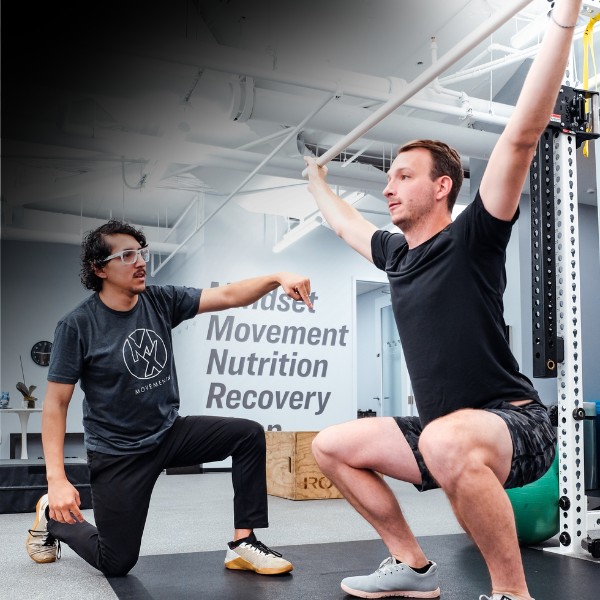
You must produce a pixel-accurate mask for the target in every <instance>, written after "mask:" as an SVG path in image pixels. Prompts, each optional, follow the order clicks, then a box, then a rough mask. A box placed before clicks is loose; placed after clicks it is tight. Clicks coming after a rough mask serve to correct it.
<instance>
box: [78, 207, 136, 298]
mask: <svg viewBox="0 0 600 600" xmlns="http://www.w3.org/2000/svg"><path fill="white" fill-rule="evenodd" d="M116 233H124V234H126V235H130V236H132V237H133V238H135V239H136V240H137V241H138V242H139V243H140V246H142V248H145V247H146V246H147V245H148V244H147V243H146V236H145V235H144V233H143V232H142V231H141V230H140V229H136V228H135V227H133V226H132V225H129V223H126V222H125V221H119V220H118V219H111V220H110V221H108V223H105V224H104V225H101V226H100V227H98V228H96V229H94V230H93V231H89V232H88V233H87V234H86V235H85V237H84V238H83V241H82V242H81V272H80V277H81V283H82V284H83V287H84V288H86V289H88V290H94V291H95V292H99V291H100V290H101V289H102V279H101V278H100V277H98V275H96V272H95V269H96V268H97V267H99V266H100V265H102V263H103V262H104V259H105V258H106V257H107V256H110V254H111V248H110V246H109V245H108V243H107V242H106V239H105V238H106V236H107V235H114V234H116Z"/></svg>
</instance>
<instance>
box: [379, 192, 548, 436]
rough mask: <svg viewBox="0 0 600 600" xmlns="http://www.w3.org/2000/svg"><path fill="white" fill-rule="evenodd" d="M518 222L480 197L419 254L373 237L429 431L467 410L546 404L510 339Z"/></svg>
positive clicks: (384, 234) (397, 240)
mask: <svg viewBox="0 0 600 600" xmlns="http://www.w3.org/2000/svg"><path fill="white" fill-rule="evenodd" d="M517 217H518V211H517V214H515V217H514V218H513V220H512V222H506V221H501V220H499V219H496V218H494V217H493V216H492V215H490V214H489V213H488V212H487V210H486V209H485V206H484V205H483V202H482V201H481V198H480V196H479V193H477V196H476V198H475V200H474V201H473V202H472V203H471V204H469V206H467V208H466V209H465V210H464V211H463V212H462V213H461V214H460V215H459V216H458V217H457V218H456V220H455V221H454V222H453V223H451V224H450V225H448V226H447V227H446V228H445V229H443V230H442V231H440V232H439V233H438V234H436V235H435V236H434V237H433V238H431V239H430V240H427V241H426V242H424V243H422V244H420V245H419V246H417V247H415V248H411V249H409V248H408V244H407V243H406V239H405V238H404V236H403V235H402V234H398V233H390V232H388V231H376V232H375V233H374V235H373V238H372V240H371V250H372V256H373V262H374V264H375V266H376V267H378V268H379V269H382V270H384V271H385V272H386V274H387V276H388V279H389V282H390V290H391V298H392V309H393V312H394V317H395V320H396V324H397V326H398V331H399V333H400V340H401V343H402V348H403V350H404V355H405V358H406V364H407V367H408V372H409V375H410V379H411V383H412V386H413V390H414V393H415V401H416V404H417V407H418V410H419V417H420V420H421V423H422V424H423V426H425V425H426V424H427V423H428V422H430V421H431V420H433V419H435V418H437V417H440V416H442V415H445V414H448V413H450V412H453V411H455V410H458V409H460V408H499V407H500V406H501V405H502V403H503V402H504V401H511V400H523V399H526V398H531V399H533V400H536V401H538V402H541V401H540V399H539V396H538V394H537V392H536V391H535V389H534V388H533V385H532V383H531V381H529V379H527V378H526V377H525V376H524V375H523V374H521V373H520V372H519V365H518V364H517V361H516V359H515V358H514V356H513V354H512V352H511V350H510V346H509V344H508V341H507V339H506V331H505V322H504V314H503V313H504V305H503V294H504V290H505V288H506V271H505V261H506V247H507V245H508V241H509V239H510V234H511V229H512V225H513V223H514V222H515V221H516V219H517Z"/></svg>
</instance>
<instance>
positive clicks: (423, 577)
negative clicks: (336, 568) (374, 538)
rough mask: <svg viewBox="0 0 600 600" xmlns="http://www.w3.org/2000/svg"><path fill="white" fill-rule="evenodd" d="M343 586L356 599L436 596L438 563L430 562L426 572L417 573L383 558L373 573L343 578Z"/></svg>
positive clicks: (392, 560) (393, 559) (396, 562)
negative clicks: (356, 597)
mask: <svg viewBox="0 0 600 600" xmlns="http://www.w3.org/2000/svg"><path fill="white" fill-rule="evenodd" d="M341 585H342V589H343V590H344V591H345V592H346V593H347V594H350V595H351V596H358V597H359V598H388V597H391V596H401V597H403V598H438V597H439V595H440V588H439V583H438V573H437V565H436V564H435V563H434V562H432V563H431V566H430V567H429V570H428V571H427V573H417V572H416V571H413V570H412V569H411V568H410V567H409V566H408V565H405V564H403V563H401V562H399V561H397V560H396V559H395V558H394V557H393V556H390V557H389V558H386V559H385V560H384V561H383V562H382V563H381V564H380V565H379V568H378V569H377V571H375V573H371V575H362V576H358V577H346V578H345V579H343V580H342V584H341Z"/></svg>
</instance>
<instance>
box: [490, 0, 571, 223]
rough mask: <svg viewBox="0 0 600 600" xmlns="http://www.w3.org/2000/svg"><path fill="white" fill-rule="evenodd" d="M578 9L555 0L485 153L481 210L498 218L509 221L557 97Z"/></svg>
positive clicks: (565, 1) (562, 1)
mask: <svg viewBox="0 0 600 600" xmlns="http://www.w3.org/2000/svg"><path fill="white" fill-rule="evenodd" d="M580 9H581V0H557V2H556V4H555V6H554V8H553V10H552V12H551V13H550V19H549V23H548V26H547V29H546V33H545V34H544V39H543V41H542V44H541V45H540V48H539V50H538V53H537V55H536V57H535V59H534V61H533V64H532V65H531V68H530V69H529V73H528V74H527V77H526V79H525V83H524V84H523V89H522V90H521V93H520V95H519V99H518V101H517V104H516V107H515V110H514V112H513V114H512V115H511V117H510V119H509V122H508V124H507V125H506V127H505V129H504V131H503V133H502V135H501V136H500V139H499V140H498V143H497V144H496V147H495V148H494V150H493V152H492V154H491V156H490V160H489V162H488V166H487V168H486V170H485V173H484V176H483V178H482V180H481V186H480V192H481V199H482V201H483V204H484V205H485V207H486V209H487V211H488V212H489V213H490V214H491V215H493V216H494V217H496V218H498V219H502V220H504V221H510V220H511V219H512V218H513V216H514V214H515V212H516V210H517V206H518V204H519V198H520V195H521V190H522V188H523V183H524V182H525V178H526V177H527V173H528V171H529V165H530V163H531V160H532V158H533V155H534V154H535V149H536V147H537V143H538V140H539V138H540V136H541V135H542V133H543V132H544V130H545V129H546V127H547V125H548V123H549V121H550V115H551V113H552V109H553V108H554V105H555V103H556V99H557V97H558V91H559V89H560V85H561V82H562V80H563V77H564V74H565V69H566V67H567V61H568V57H569V52H570V49H571V44H572V41H573V30H574V28H575V24H576V22H577V18H578V16H579V11H580Z"/></svg>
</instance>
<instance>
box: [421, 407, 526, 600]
mask: <svg viewBox="0 0 600 600" xmlns="http://www.w3.org/2000/svg"><path fill="white" fill-rule="evenodd" d="M419 449H420V450H421V452H422V454H423V458H424V459H425V462H426V464H427V467H428V468H429V470H430V471H431V473H432V475H433V476H434V477H435V478H436V480H437V481H438V483H439V484H440V486H441V487H442V489H443V490H444V492H445V493H446V495H447V496H448V499H449V500H450V503H451V504H452V508H453V509H454V512H455V514H456V516H457V518H458V520H459V522H460V523H461V524H463V526H464V528H465V530H466V531H467V532H468V533H469V535H470V536H471V537H472V538H473V540H474V541H475V543H476V544H477V546H478V547H479V549H480V551H481V553H482V555H483V557H484V559H485V561H486V564H487V566H488V569H489V572H490V576H491V579H492V588H493V590H494V591H503V592H511V593H513V594H515V595H518V596H520V597H522V598H524V599H529V598H531V596H530V595H529V591H528V589H527V583H526V581H525V573H524V570H523V563H522V560H521V552H520V549H519V543H518V540H517V532H516V526H515V519H514V514H513V510H512V506H511V504H510V500H509V499H508V496H507V495H506V492H505V491H504V488H503V483H504V481H506V478H507V477H508V474H509V472H510V466H511V460H512V452H513V445H512V439H511V437H510V433H509V431H508V428H507V426H506V423H505V422H504V420H503V419H501V418H500V417H498V416H497V415H495V414H493V413H489V412H486V411H481V410H471V409H465V410H461V411H457V412H455V413H452V414H451V415H448V416H446V417H442V418H440V419H436V420H435V421H433V422H432V423H430V424H429V425H428V426H427V427H425V429H424V430H423V433H422V434H421V438H420V442H419Z"/></svg>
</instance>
